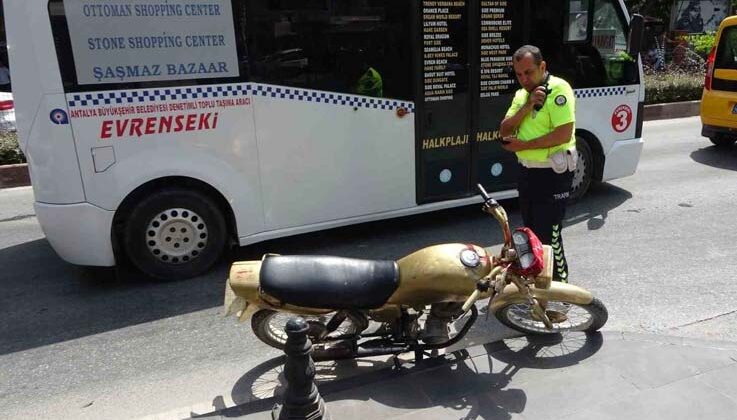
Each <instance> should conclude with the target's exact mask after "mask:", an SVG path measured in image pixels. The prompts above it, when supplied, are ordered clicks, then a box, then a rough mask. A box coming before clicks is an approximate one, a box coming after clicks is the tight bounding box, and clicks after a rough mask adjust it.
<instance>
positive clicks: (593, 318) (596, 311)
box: [495, 298, 609, 335]
mask: <svg viewBox="0 0 737 420" xmlns="http://www.w3.org/2000/svg"><path fill="white" fill-rule="evenodd" d="M547 310H548V311H556V312H561V313H565V315H566V317H567V319H566V320H565V321H563V322H560V323H554V324H553V328H552V329H548V328H546V327H545V324H543V322H542V321H538V320H535V319H533V317H532V313H531V310H530V305H529V304H527V303H526V302H523V303H512V304H510V305H507V306H505V307H503V308H501V309H499V310H498V311H497V312H496V314H495V315H496V318H497V319H498V320H499V322H501V323H502V324H504V325H506V326H507V327H509V328H511V329H513V330H517V331H519V332H522V333H525V334H538V335H539V334H560V333H563V332H568V331H582V332H586V333H593V332H595V331H598V330H599V329H600V328H601V327H603V326H604V324H606V321H607V319H608V318H609V313H608V312H607V309H606V306H604V304H603V303H602V302H601V301H600V300H599V299H596V298H594V300H592V301H591V303H589V304H588V305H580V304H576V303H571V302H565V301H548V304H547Z"/></svg>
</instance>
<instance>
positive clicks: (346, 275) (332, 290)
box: [259, 256, 399, 309]
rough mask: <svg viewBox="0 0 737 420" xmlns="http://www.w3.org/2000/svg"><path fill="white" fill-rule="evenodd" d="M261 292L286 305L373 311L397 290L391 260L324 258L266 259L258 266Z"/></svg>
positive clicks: (397, 275)
mask: <svg viewBox="0 0 737 420" xmlns="http://www.w3.org/2000/svg"><path fill="white" fill-rule="evenodd" d="M259 281H260V284H261V291H262V292H264V293H266V294H268V295H269V296H272V297H274V298H276V299H278V300H279V301H280V302H282V303H285V304H290V305H296V306H302V307H309V308H320V309H375V308H379V307H381V306H383V305H384V304H385V303H386V301H387V300H388V299H389V297H390V296H391V295H392V293H394V291H395V290H397V287H399V266H398V265H397V263H396V262H395V261H383V260H360V259H355V258H340V257H328V256H270V257H266V258H265V259H264V261H263V262H262V263H261V272H260V274H259Z"/></svg>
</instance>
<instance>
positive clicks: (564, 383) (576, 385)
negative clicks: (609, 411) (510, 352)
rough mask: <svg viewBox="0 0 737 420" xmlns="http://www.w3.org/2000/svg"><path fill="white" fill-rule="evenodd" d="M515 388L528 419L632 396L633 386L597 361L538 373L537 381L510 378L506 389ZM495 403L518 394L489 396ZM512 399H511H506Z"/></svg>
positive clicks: (574, 410) (504, 393) (508, 402)
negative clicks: (520, 382) (622, 396)
mask: <svg viewBox="0 0 737 420" xmlns="http://www.w3.org/2000/svg"><path fill="white" fill-rule="evenodd" d="M510 388H512V389H514V388H516V389H518V392H520V393H523V394H524V396H525V399H526V403H525V404H524V410H522V411H521V413H522V414H523V415H524V416H525V417H527V418H532V419H549V418H553V417H556V416H564V415H566V414H570V413H574V412H576V411H580V410H582V409H585V408H586V407H589V406H591V405H594V404H596V403H598V402H600V401H605V400H607V399H609V398H611V396H612V395H632V394H635V393H637V392H638V390H637V388H636V387H635V386H634V385H632V384H631V383H629V382H627V381H626V380H624V379H623V378H622V377H621V376H620V375H619V373H618V372H617V371H616V370H615V369H613V368H612V367H610V366H607V365H605V364H599V363H588V364H585V365H579V366H572V367H568V368H565V369H555V370H550V371H548V372H545V375H544V376H542V375H540V374H539V372H538V378H537V380H531V381H527V382H526V383H525V384H522V385H518V384H517V383H516V381H515V380H514V379H513V380H512V382H510V384H509V385H508V387H507V390H506V391H511V389H510ZM489 396H490V398H492V399H493V400H494V401H496V402H497V403H498V405H499V406H508V405H510V404H515V401H516V400H517V399H518V396H517V395H515V394H514V393H512V392H497V393H494V394H490V395H489ZM509 398H513V399H514V400H513V401H509V400H508V399H509Z"/></svg>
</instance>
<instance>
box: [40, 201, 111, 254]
mask: <svg viewBox="0 0 737 420" xmlns="http://www.w3.org/2000/svg"><path fill="white" fill-rule="evenodd" d="M34 208H35V209H36V218H37V219H38V222H39V224H40V225H41V229H43V232H44V234H45V235H46V239H48V241H49V243H50V244H51V247H52V248H54V251H56V253H57V254H59V256H60V257H61V258H62V259H64V260H65V261H67V262H70V263H72V264H77V265H88V266H103V267H110V266H113V265H115V256H114V254H113V246H112V240H111V227H112V223H113V216H114V215H115V212H113V211H108V210H104V209H101V208H100V207H97V206H94V205H92V204H89V203H77V204H46V203H39V202H35V203H34Z"/></svg>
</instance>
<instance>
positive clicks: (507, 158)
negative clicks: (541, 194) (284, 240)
mask: <svg viewBox="0 0 737 420" xmlns="http://www.w3.org/2000/svg"><path fill="white" fill-rule="evenodd" d="M4 7H5V11H4V12H5V19H6V25H7V36H8V47H9V54H10V64H11V71H12V74H13V90H14V95H15V105H16V108H15V109H16V115H17V125H18V130H19V132H20V138H21V140H22V148H23V151H24V152H25V153H26V155H27V156H28V158H29V162H30V171H31V177H32V182H33V188H34V193H35V198H36V204H35V206H36V214H37V216H38V220H39V222H40V223H41V226H42V227H43V230H44V232H45V234H46V236H47V238H48V240H49V242H50V243H51V245H52V246H53V247H54V249H55V250H56V251H57V253H58V254H59V255H60V256H61V257H62V258H64V259H65V260H67V261H69V262H71V263H74V264H83V265H95V266H112V265H114V264H116V263H118V262H120V261H122V260H123V259H127V260H130V261H131V262H132V263H133V264H134V265H135V266H136V267H138V268H139V269H141V270H142V271H144V272H146V273H148V274H150V275H152V276H154V277H160V278H184V277H189V276H193V275H197V274H199V273H202V272H204V271H205V270H207V269H208V268H209V267H211V266H212V264H213V263H214V262H215V261H216V260H217V259H218V257H219V256H220V255H221V254H222V252H223V250H224V249H225V247H226V245H227V243H228V241H234V242H237V243H238V244H240V245H247V244H251V243H254V242H258V241H262V240H266V239H271V238H276V237H282V236H286V235H294V234H298V233H304V232H309V231H315V230H319V229H326V228H332V227H336V226H342V225H347V224H351V223H360V222H366V221H372V220H380V219H385V218H390V217H397V216H404V215H408V214H414V213H420V212H426V211H432V210H436V209H441V208H448V207H453V206H459V205H464V204H469V203H474V202H477V201H478V198H477V197H476V194H475V192H474V188H473V186H474V185H475V184H476V183H479V182H480V183H482V184H483V185H484V186H485V187H486V188H487V190H489V191H493V192H494V196H495V197H496V198H505V197H514V196H516V194H517V193H516V190H515V188H516V187H515V174H516V170H517V166H516V165H517V164H516V162H515V158H514V156H513V155H512V154H510V153H507V152H505V151H504V150H503V149H502V148H501V147H500V146H499V143H498V141H497V140H499V133H498V127H499V123H500V121H501V118H502V117H503V115H504V113H505V111H506V109H507V107H508V105H509V103H510V101H511V95H512V94H513V93H514V91H515V90H516V89H517V85H516V81H515V79H514V77H513V75H512V74H511V73H510V72H508V71H507V70H508V66H509V65H510V63H511V54H512V53H513V51H514V50H515V49H516V48H517V47H519V46H521V45H523V44H526V43H530V44H536V45H538V46H539V47H540V48H541V49H542V51H543V54H544V55H545V57H546V61H547V62H548V68H549V69H550V70H551V71H552V72H553V73H554V74H556V75H558V76H561V77H563V78H565V79H567V80H568V81H569V82H571V84H572V85H573V87H574V88H575V92H576V97H577V131H576V133H577V136H578V138H579V140H578V148H579V150H580V152H581V155H582V162H581V164H580V165H579V170H578V173H577V174H576V177H575V181H574V185H573V192H574V195H577V196H580V195H582V194H583V192H585V190H586V188H587V187H588V185H589V183H590V182H591V181H592V180H604V181H606V180H609V179H614V178H619V177H623V176H627V175H631V174H632V173H634V172H635V169H636V167H637V163H638V161H639V157H640V152H641V149H642V139H641V133H642V104H643V99H644V89H643V86H642V78H641V69H640V64H639V62H637V61H635V62H628V61H627V60H623V59H622V57H623V56H626V54H624V52H625V50H626V49H627V36H628V31H629V29H628V25H629V23H628V22H629V17H628V15H627V11H626V9H625V7H624V4H623V3H622V2H621V1H620V0H578V1H576V0H519V1H487V0H468V1H466V0H459V1H435V0H422V1H405V0H400V1H397V0H269V1H265V0H264V1H261V0H118V1H114V2H113V1H101V0H5V1H4Z"/></svg>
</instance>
